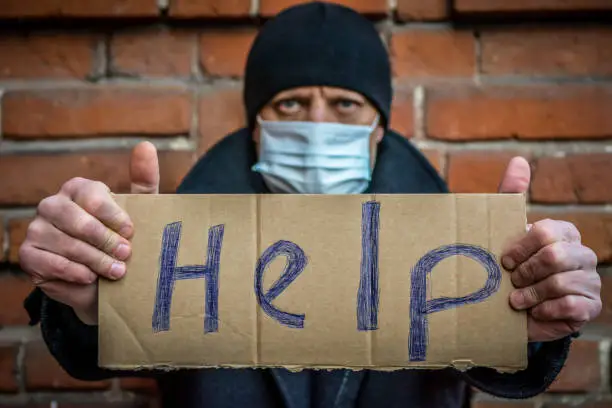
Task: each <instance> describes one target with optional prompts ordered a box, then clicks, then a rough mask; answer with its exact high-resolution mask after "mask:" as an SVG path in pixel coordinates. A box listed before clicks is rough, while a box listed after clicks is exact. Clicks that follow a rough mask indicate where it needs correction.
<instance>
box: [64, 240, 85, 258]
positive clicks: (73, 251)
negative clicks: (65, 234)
mask: <svg viewBox="0 0 612 408" xmlns="http://www.w3.org/2000/svg"><path fill="white" fill-rule="evenodd" d="M84 251H85V243H84V242H83V241H81V240H78V239H76V238H69V239H68V240H67V241H66V243H65V244H64V253H65V254H66V256H67V257H68V258H70V259H80V258H82V254H83V252H84Z"/></svg>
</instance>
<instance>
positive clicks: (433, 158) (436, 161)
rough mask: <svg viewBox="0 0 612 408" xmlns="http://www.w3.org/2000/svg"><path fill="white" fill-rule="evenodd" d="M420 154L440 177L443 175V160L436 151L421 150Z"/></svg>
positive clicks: (440, 154)
mask: <svg viewBox="0 0 612 408" xmlns="http://www.w3.org/2000/svg"><path fill="white" fill-rule="evenodd" d="M421 153H423V155H424V156H425V157H426V158H427V160H428V161H429V163H431V165H432V166H434V168H435V169H436V170H437V171H438V173H439V174H440V175H442V176H443V175H444V169H443V167H442V166H443V158H444V156H443V155H442V153H441V152H440V151H439V150H436V149H421Z"/></svg>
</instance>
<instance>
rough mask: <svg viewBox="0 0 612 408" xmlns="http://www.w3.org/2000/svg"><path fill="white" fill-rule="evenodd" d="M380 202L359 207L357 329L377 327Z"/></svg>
mask: <svg viewBox="0 0 612 408" xmlns="http://www.w3.org/2000/svg"><path fill="white" fill-rule="evenodd" d="M379 221H380V203H379V202H376V201H369V202H367V203H363V205H362V209H361V274H360V275H361V278H360V280H359V291H358V292H357V330H359V331H367V330H376V329H377V328H378V297H379V292H378V231H379V229H380V227H379Z"/></svg>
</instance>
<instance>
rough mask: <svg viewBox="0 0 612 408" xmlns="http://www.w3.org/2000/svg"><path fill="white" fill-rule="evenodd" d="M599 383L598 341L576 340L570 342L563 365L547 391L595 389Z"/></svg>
mask: <svg viewBox="0 0 612 408" xmlns="http://www.w3.org/2000/svg"><path fill="white" fill-rule="evenodd" d="M600 385H601V376H600V368H599V343H598V342H596V341H586V340H576V341H574V342H573V343H572V347H571V349H570V354H569V357H568V359H567V361H566V363H565V367H564V368H563V369H562V370H561V373H560V374H559V376H558V377H557V379H556V380H555V381H554V382H553V384H552V385H551V387H550V388H549V389H548V392H564V393H567V392H588V391H596V390H598V389H599V387H600Z"/></svg>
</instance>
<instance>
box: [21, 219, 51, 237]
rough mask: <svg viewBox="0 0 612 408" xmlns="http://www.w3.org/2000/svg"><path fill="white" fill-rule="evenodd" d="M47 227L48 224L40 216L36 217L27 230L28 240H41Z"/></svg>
mask: <svg viewBox="0 0 612 408" xmlns="http://www.w3.org/2000/svg"><path fill="white" fill-rule="evenodd" d="M46 228H47V224H46V223H45V222H44V221H43V220H42V219H41V218H40V217H36V218H35V219H34V221H32V222H31V223H30V225H28V229H27V230H26V240H28V241H32V242H39V241H40V240H41V239H42V237H43V235H44V232H45V229H46Z"/></svg>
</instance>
